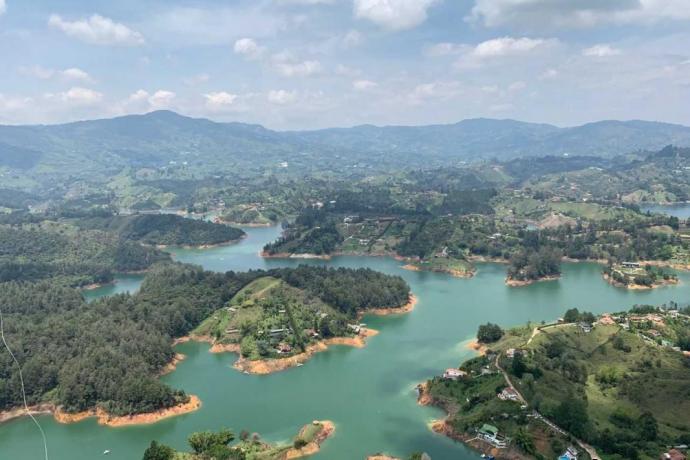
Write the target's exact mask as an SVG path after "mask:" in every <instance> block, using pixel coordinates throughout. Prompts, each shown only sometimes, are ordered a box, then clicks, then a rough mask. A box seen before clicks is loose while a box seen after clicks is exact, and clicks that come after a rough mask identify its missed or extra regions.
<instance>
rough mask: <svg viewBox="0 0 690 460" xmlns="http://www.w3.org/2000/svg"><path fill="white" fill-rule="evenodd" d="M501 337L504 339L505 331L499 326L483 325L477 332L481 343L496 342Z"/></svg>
mask: <svg viewBox="0 0 690 460" xmlns="http://www.w3.org/2000/svg"><path fill="white" fill-rule="evenodd" d="M501 337H503V329H501V328H500V327H499V326H498V325H497V324H493V323H486V324H482V325H481V326H479V329H478V330H477V340H478V341H479V342H481V343H491V342H496V341H497V340H499V339H500V338H501Z"/></svg>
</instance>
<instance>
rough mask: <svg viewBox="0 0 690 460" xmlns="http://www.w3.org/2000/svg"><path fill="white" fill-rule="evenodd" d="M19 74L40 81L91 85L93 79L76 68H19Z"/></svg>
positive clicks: (37, 66) (36, 66)
mask: <svg viewBox="0 0 690 460" xmlns="http://www.w3.org/2000/svg"><path fill="white" fill-rule="evenodd" d="M19 73H21V74H22V75H26V76H28V77H34V78H39V79H41V80H49V79H51V78H59V79H61V80H64V81H80V82H82V83H93V78H91V75H89V74H88V73H87V72H85V71H83V70H81V69H78V68H76V67H70V68H69V69H64V70H55V69H47V68H45V67H41V66H39V65H35V66H31V67H19Z"/></svg>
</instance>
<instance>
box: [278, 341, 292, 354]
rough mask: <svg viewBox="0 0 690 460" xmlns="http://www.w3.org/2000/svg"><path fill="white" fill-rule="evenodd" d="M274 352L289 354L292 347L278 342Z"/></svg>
mask: <svg viewBox="0 0 690 460" xmlns="http://www.w3.org/2000/svg"><path fill="white" fill-rule="evenodd" d="M276 351H277V352H278V353H290V352H291V351H292V347H291V346H290V344H289V343H285V342H280V343H279V344H278V346H277V347H276Z"/></svg>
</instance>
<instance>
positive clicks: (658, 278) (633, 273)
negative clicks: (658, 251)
mask: <svg viewBox="0 0 690 460" xmlns="http://www.w3.org/2000/svg"><path fill="white" fill-rule="evenodd" d="M603 276H604V279H605V280H606V281H608V282H609V283H611V284H612V285H614V286H618V287H624V288H626V289H654V288H658V287H661V286H668V285H673V284H678V276H677V275H676V274H674V273H671V272H669V271H668V270H666V269H665V268H663V267H658V266H654V265H650V264H644V263H639V262H622V263H620V264H611V265H608V266H607V267H606V268H605V269H604V271H603Z"/></svg>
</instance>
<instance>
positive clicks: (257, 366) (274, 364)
mask: <svg viewBox="0 0 690 460" xmlns="http://www.w3.org/2000/svg"><path fill="white" fill-rule="evenodd" d="M378 333H379V331H377V330H375V329H368V328H362V330H361V332H360V334H359V335H357V336H355V337H331V338H329V339H325V340H320V341H318V342H316V343H312V344H310V345H308V346H307V347H306V350H305V351H303V352H302V353H298V354H295V355H292V356H287V357H285V358H275V359H256V360H250V359H246V358H243V357H241V356H240V357H239V358H238V359H237V361H235V362H234V363H233V365H232V367H233V369H235V370H238V371H240V372H243V373H247V374H252V375H268V374H273V373H276V372H280V371H284V370H287V369H290V368H292V367H296V366H299V365H302V364H304V363H306V362H307V361H309V360H310V359H311V358H312V356H314V355H315V354H316V353H319V352H322V351H326V350H328V348H329V347H331V346H333V345H342V346H348V347H353V348H364V346H366V341H367V339H368V338H369V337H374V336H375V335H377V334H378ZM224 351H225V350H222V351H215V352H214V353H222V352H224ZM230 351H232V352H237V353H239V345H238V346H237V350H230Z"/></svg>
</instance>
